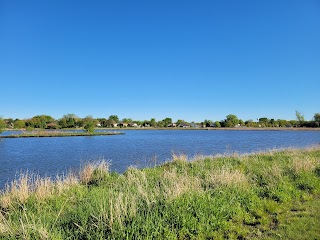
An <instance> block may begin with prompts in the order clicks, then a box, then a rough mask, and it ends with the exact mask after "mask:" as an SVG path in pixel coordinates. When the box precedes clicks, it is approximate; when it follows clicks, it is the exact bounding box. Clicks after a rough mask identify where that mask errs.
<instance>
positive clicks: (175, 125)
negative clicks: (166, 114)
mask: <svg viewBox="0 0 320 240" xmlns="http://www.w3.org/2000/svg"><path fill="white" fill-rule="evenodd" d="M168 127H177V124H176V123H171V124H169V125H168Z"/></svg>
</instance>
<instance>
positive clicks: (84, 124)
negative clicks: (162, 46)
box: [0, 111, 320, 133]
mask: <svg viewBox="0 0 320 240" xmlns="http://www.w3.org/2000/svg"><path fill="white" fill-rule="evenodd" d="M295 118H296V119H295V120H285V119H273V118H267V117H260V118H257V119H256V120H252V119H249V120H242V119H239V118H238V117H237V116H236V115H234V114H229V115H227V116H226V118H225V119H223V120H220V121H218V120H216V121H213V120H208V119H205V120H204V121H202V122H194V121H192V122H187V121H185V120H183V119H178V120H177V121H173V120H172V118H170V117H167V118H165V119H162V120H159V121H157V120H156V119H155V118H151V119H150V120H133V119H131V118H123V119H120V118H119V117H118V116H117V115H110V116H109V117H108V118H93V117H92V116H86V117H84V118H80V117H78V116H76V115H75V114H66V115H64V116H63V117H62V118H60V119H54V118H53V117H51V116H48V115H37V116H34V117H32V118H28V119H12V118H6V119H3V118H1V117H0V133H1V132H2V131H3V130H10V129H23V130H27V131H32V130H34V129H85V130H87V131H91V132H92V131H93V129H94V128H115V129H122V128H126V129H277V130H278V129H281V130H283V129H293V128H294V129H317V128H319V127H320V113H315V114H314V117H313V119H311V120H309V121H307V120H305V119H304V116H303V115H302V114H301V113H300V112H299V111H296V112H295Z"/></svg>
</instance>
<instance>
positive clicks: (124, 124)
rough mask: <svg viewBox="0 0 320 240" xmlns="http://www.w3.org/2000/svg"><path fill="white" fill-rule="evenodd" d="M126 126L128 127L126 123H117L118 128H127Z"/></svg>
mask: <svg viewBox="0 0 320 240" xmlns="http://www.w3.org/2000/svg"><path fill="white" fill-rule="evenodd" d="M127 126H128V123H125V122H121V123H119V127H127Z"/></svg>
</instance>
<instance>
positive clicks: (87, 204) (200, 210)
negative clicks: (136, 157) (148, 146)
mask: <svg viewBox="0 0 320 240" xmlns="http://www.w3.org/2000/svg"><path fill="white" fill-rule="evenodd" d="M319 226H320V147H313V148H308V149H296V150H294V149H287V150H282V151H270V152H265V153H254V154H250V155H236V154H234V155H226V156H215V157H196V158H195V159H192V160H189V159H188V158H187V156H184V155H180V156H176V155H174V156H173V158H172V161H170V162H167V163H165V164H163V165H161V166H155V167H154V168H145V169H136V168H134V167H130V168H129V169H128V170H127V171H126V172H125V173H124V174H118V173H113V172H109V171H108V163H106V162H104V161H102V162H99V163H97V164H92V163H89V164H88V165H86V166H84V167H83V168H82V169H81V170H80V171H79V173H77V174H75V173H70V174H69V175H68V176H65V177H64V178H62V177H61V178H58V179H57V180H55V181H53V180H51V179H49V178H40V177H37V176H34V175H30V174H29V173H25V174H21V175H20V177H19V178H18V179H17V180H16V181H13V182H12V183H11V184H9V185H8V186H7V187H6V189H5V190H3V191H2V193H1V194H0V238H4V239H213V238H214V239H225V238H229V239H254V238H259V239H319V238H320V229H319Z"/></svg>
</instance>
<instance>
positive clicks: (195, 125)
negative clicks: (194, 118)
mask: <svg viewBox="0 0 320 240" xmlns="http://www.w3.org/2000/svg"><path fill="white" fill-rule="evenodd" d="M189 125H190V127H192V128H199V125H198V124H196V123H189Z"/></svg>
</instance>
